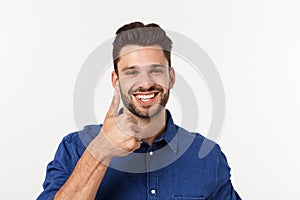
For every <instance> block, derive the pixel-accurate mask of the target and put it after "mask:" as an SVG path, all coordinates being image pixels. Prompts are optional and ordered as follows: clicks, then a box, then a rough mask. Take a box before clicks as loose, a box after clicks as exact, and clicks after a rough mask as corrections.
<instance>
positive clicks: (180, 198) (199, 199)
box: [172, 196, 205, 200]
mask: <svg viewBox="0 0 300 200" xmlns="http://www.w3.org/2000/svg"><path fill="white" fill-rule="evenodd" d="M204 199H205V197H204V196H199V197H186V196H174V197H173V198H172V200H204Z"/></svg>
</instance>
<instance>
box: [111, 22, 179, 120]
mask: <svg viewBox="0 0 300 200" xmlns="http://www.w3.org/2000/svg"><path fill="white" fill-rule="evenodd" d="M116 34H117V36H116V38H115V41H114V43H113V57H114V68H115V72H113V74H112V82H113V86H114V87H115V88H116V89H117V90H118V91H119V92H120V94H121V97H122V100H123V103H124V106H125V108H124V109H127V110H129V111H130V112H131V113H133V114H134V115H136V116H138V117H141V118H149V117H153V116H155V115H157V114H158V113H160V111H162V110H163V109H164V107H165V105H166V103H167V101H168V99H169V90H170V88H172V87H173V85H174V82H175V73H174V69H173V68H171V66H170V65H171V56H170V55H171V52H170V51H171V48H172V41H171V40H170V38H169V37H168V36H167V35H166V33H165V31H164V30H163V29H161V28H160V27H159V26H158V25H156V24H148V25H146V26H145V25H144V24H142V23H140V22H135V23H131V24H127V25H125V26H123V27H121V28H120V29H119V30H118V31H117V33H116Z"/></svg>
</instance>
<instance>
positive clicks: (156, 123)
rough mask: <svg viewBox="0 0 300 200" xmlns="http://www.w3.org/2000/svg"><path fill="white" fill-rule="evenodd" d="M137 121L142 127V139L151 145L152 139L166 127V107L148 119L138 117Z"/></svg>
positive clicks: (159, 134)
mask: <svg viewBox="0 0 300 200" xmlns="http://www.w3.org/2000/svg"><path fill="white" fill-rule="evenodd" d="M138 121H139V126H140V127H141V128H142V136H143V141H145V142H147V143H148V144H149V145H150V146H151V145H152V143H153V141H154V140H155V139H156V138H158V137H159V136H161V135H162V134H163V132H164V130H165V129H166V109H163V110H162V111H161V112H159V113H158V114H157V115H155V116H154V117H151V118H148V119H145V118H138Z"/></svg>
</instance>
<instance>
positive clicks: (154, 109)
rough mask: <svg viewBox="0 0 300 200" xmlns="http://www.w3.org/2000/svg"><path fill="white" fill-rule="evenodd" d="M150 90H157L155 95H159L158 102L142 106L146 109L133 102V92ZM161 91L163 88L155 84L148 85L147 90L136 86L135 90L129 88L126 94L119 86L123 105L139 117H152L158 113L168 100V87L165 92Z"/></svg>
mask: <svg viewBox="0 0 300 200" xmlns="http://www.w3.org/2000/svg"><path fill="white" fill-rule="evenodd" d="M152 90H156V91H159V93H158V94H157V95H159V96H160V101H159V103H158V104H154V105H151V106H147V107H143V108H145V109H146V110H142V109H139V108H138V106H137V105H135V104H134V103H133V99H132V94H133V93H134V92H151V91H152ZM163 91H164V89H163V88H162V87H161V86H159V85H155V86H153V87H150V88H149V89H147V90H145V89H142V88H138V89H136V90H132V89H130V90H129V91H128V95H126V94H125V93H124V92H123V91H122V88H121V85H120V93H121V98H122V101H123V104H124V106H125V107H126V108H127V109H128V110H129V111H130V112H131V113H132V114H134V115H136V116H137V117H140V118H152V117H154V116H156V115H157V114H158V113H160V112H161V111H162V110H163V108H164V107H165V106H166V104H167V102H168V100H169V95H170V89H168V90H167V92H165V93H164V92H163ZM157 97H158V96H157ZM157 97H156V98H157Z"/></svg>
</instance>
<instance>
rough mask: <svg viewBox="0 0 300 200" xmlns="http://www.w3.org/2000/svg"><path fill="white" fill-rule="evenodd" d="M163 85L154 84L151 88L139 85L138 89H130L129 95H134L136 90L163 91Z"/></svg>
mask: <svg viewBox="0 0 300 200" xmlns="http://www.w3.org/2000/svg"><path fill="white" fill-rule="evenodd" d="M163 90H164V89H163V87H162V86H160V85H153V86H151V87H149V88H143V87H138V88H137V89H130V90H129V91H128V94H129V95H132V94H133V93H135V92H151V91H158V92H163Z"/></svg>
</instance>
